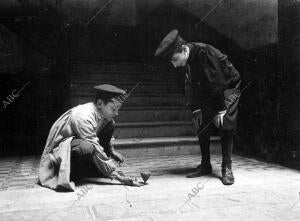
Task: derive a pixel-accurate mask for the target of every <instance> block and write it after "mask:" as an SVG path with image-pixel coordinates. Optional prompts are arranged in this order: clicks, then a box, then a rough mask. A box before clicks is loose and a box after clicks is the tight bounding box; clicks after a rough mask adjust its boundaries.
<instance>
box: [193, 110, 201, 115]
mask: <svg viewBox="0 0 300 221" xmlns="http://www.w3.org/2000/svg"><path fill="white" fill-rule="evenodd" d="M199 111H201V109H197V110H194V111H193V114H195V113H197V112H199Z"/></svg>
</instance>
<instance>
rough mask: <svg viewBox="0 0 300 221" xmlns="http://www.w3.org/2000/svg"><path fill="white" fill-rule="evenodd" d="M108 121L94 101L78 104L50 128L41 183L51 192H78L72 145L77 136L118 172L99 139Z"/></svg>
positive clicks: (39, 177) (42, 158)
mask: <svg viewBox="0 0 300 221" xmlns="http://www.w3.org/2000/svg"><path fill="white" fill-rule="evenodd" d="M108 122H109V121H108V120H106V119H105V118H103V117H102V116H101V113H99V111H98V110H97V108H96V106H95V104H94V103H93V102H90V103H86V104H83V105H78V106H76V107H74V108H72V109H70V110H68V111H67V112H65V113H64V114H63V115H62V116H61V117H60V118H59V119H57V120H56V121H55V123H54V124H53V126H52V127H51V129H50V132H49V135H48V138H47V142H46V145H45V148H44V151H43V154H42V157H41V161H40V165H39V171H38V180H39V183H40V184H41V185H42V186H45V187H48V188H51V189H56V190H57V189H59V188H64V189H67V190H71V191H74V189H75V185H74V183H73V182H71V181H70V160H71V142H72V139H73V138H74V137H76V138H77V139H84V140H87V141H89V142H91V143H92V144H93V146H94V147H95V153H96V157H97V158H98V159H99V160H101V163H105V164H107V165H108V167H109V168H111V170H114V169H115V166H114V163H113V161H112V160H111V159H110V158H108V157H107V156H106V154H105V152H104V150H103V147H102V146H101V145H100V144H99V138H98V137H97V134H98V132H99V131H101V129H102V128H103V127H104V126H105V125H106V124H107V123H108ZM49 153H51V154H53V155H54V157H55V158H56V160H57V162H58V167H53V166H51V161H50V155H49Z"/></svg>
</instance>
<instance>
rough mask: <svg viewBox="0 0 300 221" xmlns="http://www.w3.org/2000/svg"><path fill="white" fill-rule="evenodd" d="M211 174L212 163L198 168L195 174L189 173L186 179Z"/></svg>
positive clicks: (203, 164)
mask: <svg viewBox="0 0 300 221" xmlns="http://www.w3.org/2000/svg"><path fill="white" fill-rule="evenodd" d="M211 173H212V167H211V164H210V163H201V164H200V165H199V166H197V168H196V171H195V172H192V173H189V174H188V175H187V176H186V177H187V178H194V177H200V176H204V175H209V174H211Z"/></svg>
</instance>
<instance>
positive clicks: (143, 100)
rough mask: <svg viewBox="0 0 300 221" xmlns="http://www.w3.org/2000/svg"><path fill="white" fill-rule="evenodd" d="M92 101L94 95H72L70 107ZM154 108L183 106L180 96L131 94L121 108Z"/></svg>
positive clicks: (183, 102) (183, 99) (182, 99)
mask: <svg viewBox="0 0 300 221" xmlns="http://www.w3.org/2000/svg"><path fill="white" fill-rule="evenodd" d="M93 100H94V94H91V93H87V94H83V93H80V94H77V93H76V94H72V106H75V105H78V104H84V103H87V102H91V101H93ZM155 106H167V107H174V106H182V107H183V106H185V98H184V96H183V95H182V94H147V95H145V94H133V95H132V96H131V97H129V98H128V100H126V102H125V103H124V105H123V107H155Z"/></svg>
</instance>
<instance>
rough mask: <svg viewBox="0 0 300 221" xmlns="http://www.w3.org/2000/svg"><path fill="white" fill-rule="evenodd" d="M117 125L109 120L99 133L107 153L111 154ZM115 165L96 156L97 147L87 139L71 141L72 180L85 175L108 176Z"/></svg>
mask: <svg viewBox="0 0 300 221" xmlns="http://www.w3.org/2000/svg"><path fill="white" fill-rule="evenodd" d="M114 129H115V125H114V123H113V122H109V123H108V124H107V125H106V126H105V127H104V128H103V129H102V130H101V131H100V132H99V133H98V134H97V136H98V138H99V143H100V145H101V146H102V147H103V148H104V152H105V154H106V155H107V156H108V157H109V156H110V141H111V138H112V135H113V133H114ZM112 167H113V166H110V164H107V163H104V162H103V161H101V159H99V158H97V157H95V148H94V146H93V144H92V143H91V142H89V141H87V140H83V139H77V138H76V137H75V138H74V139H73V140H72V142H71V175H70V176H71V180H72V181H78V180H80V179H82V178H84V177H107V176H108V175H109V173H110V172H111V171H112V170H113V168H112Z"/></svg>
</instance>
